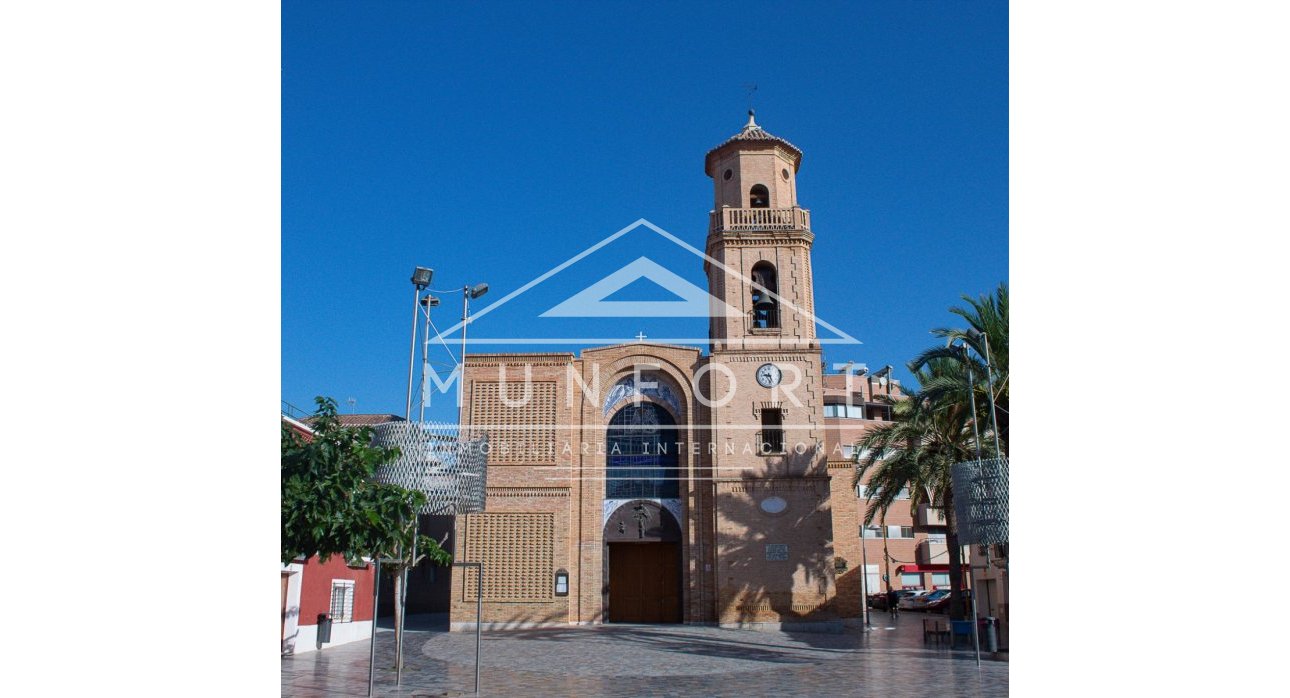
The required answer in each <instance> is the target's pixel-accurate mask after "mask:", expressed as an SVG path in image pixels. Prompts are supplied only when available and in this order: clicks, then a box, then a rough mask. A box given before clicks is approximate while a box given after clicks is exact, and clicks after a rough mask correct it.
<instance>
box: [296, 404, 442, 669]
mask: <svg viewBox="0 0 1290 698" xmlns="http://www.w3.org/2000/svg"><path fill="white" fill-rule="evenodd" d="M315 402H317V404H318V409H317V411H316V412H315V413H314V417H313V419H312V420H311V424H310V427H311V428H312V430H313V434H311V435H308V436H306V435H303V434H301V433H299V432H298V431H296V430H295V429H293V428H291V427H290V426H288V425H286V424H283V426H282V562H283V563H284V564H285V563H288V562H290V561H292V560H294V559H296V558H298V557H306V558H307V557H310V556H312V555H317V556H318V558H319V559H320V560H321V561H323V562H326V561H327V560H328V559H329V558H330V557H331V556H332V555H341V556H343V557H344V558H345V559H346V560H357V559H359V558H362V557H371V558H377V557H380V558H382V559H383V561H384V562H385V563H386V567H387V569H389V570H390V571H391V572H392V573H394V574H395V577H394V580H395V597H396V598H399V599H401V598H402V596H403V589H402V577H403V575H402V572H403V570H405V569H408V568H410V567H412V566H414V565H416V564H417V563H419V562H421V561H422V560H424V559H426V558H429V559H431V560H432V561H434V562H436V563H438V564H441V565H446V564H449V563H451V562H452V555H451V553H449V552H447V551H446V550H444V549H443V548H442V547H440V546H439V545H438V543H436V542H435V541H434V540H433V539H428V538H425V539H420V540H418V541H417V545H416V548H417V553H418V554H417V556H416V557H415V558H413V557H412V549H413V536H414V532H415V527H416V520H417V519H416V512H417V510H418V509H419V508H421V507H422V506H423V505H424V504H425V502H426V497H425V495H424V494H422V493H421V492H416V491H413V490H408V489H404V488H402V487H399V486H398V485H392V484H385V483H380V482H376V481H375V480H374V479H373V478H374V476H375V475H376V471H377V469H378V468H379V467H381V466H382V465H385V464H387V463H389V462H391V461H393V460H394V459H396V458H398V457H399V450H398V449H397V448H385V447H379V446H373V445H372V429H371V427H346V426H344V425H342V424H341V421H340V417H339V416H338V414H337V408H336V401H335V400H333V399H331V398H324V397H318V398H315ZM394 606H395V610H396V617H395V627H396V628H397V629H398V631H397V632H396V642H397V643H398V644H399V645H400V646H401V645H402V641H403V638H402V627H403V624H402V622H401V621H402V618H401V615H402V607H401V605H400V604H398V603H396V604H395V605H394Z"/></svg>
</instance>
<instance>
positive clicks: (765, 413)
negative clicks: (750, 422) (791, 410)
mask: <svg viewBox="0 0 1290 698" xmlns="http://www.w3.org/2000/svg"><path fill="white" fill-rule="evenodd" d="M761 452H762V453H783V452H784V413H783V411H782V410H778V409H772V408H769V407H768V408H765V409H763V410H762V411H761Z"/></svg>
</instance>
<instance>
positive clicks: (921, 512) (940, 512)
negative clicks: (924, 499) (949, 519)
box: [918, 504, 947, 526]
mask: <svg viewBox="0 0 1290 698" xmlns="http://www.w3.org/2000/svg"><path fill="white" fill-rule="evenodd" d="M918 525H919V526H945V525H947V524H946V523H945V510H944V509H942V508H941V507H929V506H927V505H926V504H924V505H922V506H920V507H918Z"/></svg>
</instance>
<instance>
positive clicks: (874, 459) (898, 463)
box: [852, 358, 977, 618]
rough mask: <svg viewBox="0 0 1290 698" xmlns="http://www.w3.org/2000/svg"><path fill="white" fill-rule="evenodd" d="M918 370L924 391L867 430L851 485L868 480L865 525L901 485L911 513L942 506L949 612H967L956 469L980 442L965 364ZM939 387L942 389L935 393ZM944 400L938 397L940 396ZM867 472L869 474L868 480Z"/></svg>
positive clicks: (940, 363)
mask: <svg viewBox="0 0 1290 698" xmlns="http://www.w3.org/2000/svg"><path fill="white" fill-rule="evenodd" d="M911 370H912V371H913V372H914V375H915V378H917V380H918V383H919V385H920V386H932V387H931V388H920V390H919V391H917V392H913V393H906V397H905V398H903V399H900V400H896V401H894V402H893V406H892V416H893V419H894V421H892V422H889V423H887V424H883V425H881V426H878V427H876V428H874V429H871V430H870V431H868V432H867V433H865V435H864V437H863V438H862V439H861V440H860V443H859V444H857V445H858V448H857V451H856V454H857V455H856V474H855V478H854V480H853V481H852V486H853V487H854V486H856V485H858V484H860V483H861V482H865V483H866V487H867V492H868V494H869V506H868V509H867V510H866V511H865V520H864V523H865V525H866V526H867V525H869V524H871V523H872V522H873V520H874V518H876V517H881V516H885V515H886V512H887V510H888V509H889V508H891V506H892V504H894V503H895V502H896V496H897V494H898V493H899V492H900V491H901V489H903V488H906V487H908V488H909V505H910V510H911V512H917V510H918V507H919V505H921V504H928V505H930V506H936V507H941V508H942V509H943V511H944V512H945V524H946V533H945V543H946V547H947V548H948V551H949V557H950V604H949V606H950V613H951V616H952V617H954V618H959V617H961V615H962V603H961V601H960V598H961V596H962V580H961V575H962V564H963V561H962V557H961V554H960V550H959V545H958V531H957V527H956V525H955V521H954V493H953V490H952V488H951V476H950V474H951V467H952V466H953V465H954V464H955V463H959V462H962V461H966V460H971V459H972V458H973V457H974V454H975V452H976V446H977V443H976V441H975V439H974V437H973V429H972V427H973V425H972V411H971V410H970V409H968V408H967V400H966V398H964V397H962V395H963V393H965V392H966V390H965V387H966V386H967V383H968V381H967V376H966V371H965V366H964V365H963V364H962V363H961V362H958V361H955V360H953V359H949V358H932V359H928V360H927V361H926V362H924V365H923V368H922V369H920V370H913V368H912V366H911ZM954 384H957V385H958V386H959V399H957V400H952V399H949V395H950V393H948V392H946V391H944V390H943V389H942V388H943V387H944V386H948V385H954ZM933 391H938V392H933ZM938 394H939V395H940V399H933V398H934V397H936V396H937V395H938ZM866 475H867V476H868V478H867V481H866Z"/></svg>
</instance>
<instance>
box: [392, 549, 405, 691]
mask: <svg viewBox="0 0 1290 698" xmlns="http://www.w3.org/2000/svg"><path fill="white" fill-rule="evenodd" d="M391 574H393V575H394V670H395V671H398V670H399V669H402V668H403V603H402V601H403V569H402V566H401V565H400V566H398V567H395V568H394V569H393V570H392V572H391Z"/></svg>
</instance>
